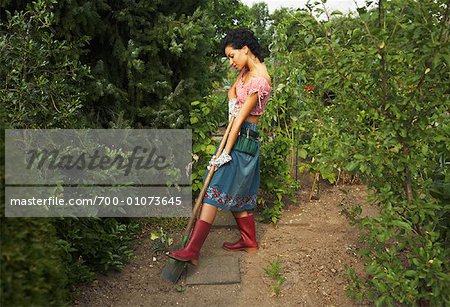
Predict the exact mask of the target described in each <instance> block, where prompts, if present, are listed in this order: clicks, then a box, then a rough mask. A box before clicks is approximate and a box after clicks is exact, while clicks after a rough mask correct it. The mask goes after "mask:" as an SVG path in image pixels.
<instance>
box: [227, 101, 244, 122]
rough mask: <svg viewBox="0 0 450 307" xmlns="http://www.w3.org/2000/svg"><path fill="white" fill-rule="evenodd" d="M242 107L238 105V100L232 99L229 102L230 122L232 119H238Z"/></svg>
mask: <svg viewBox="0 0 450 307" xmlns="http://www.w3.org/2000/svg"><path fill="white" fill-rule="evenodd" d="M240 110H241V107H240V106H239V104H238V103H237V99H236V98H231V99H230V100H229V102H228V120H231V117H237V115H238V113H239V111H240Z"/></svg>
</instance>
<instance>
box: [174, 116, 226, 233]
mask: <svg viewBox="0 0 450 307" xmlns="http://www.w3.org/2000/svg"><path fill="white" fill-rule="evenodd" d="M234 119H235V117H231V120H230V122H229V123H228V127H227V130H225V134H224V135H223V137H222V141H221V142H220V146H219V149H218V150H217V152H216V157H219V156H220V155H221V154H222V151H223V148H224V147H225V144H226V143H227V140H228V135H229V134H230V131H231V127H232V126H233V123H234ZM213 175H214V167H210V169H209V172H208V176H207V177H206V179H205V182H204V183H203V188H202V190H201V191H200V194H198V197H197V200H196V202H195V205H194V208H193V209H192V216H191V218H190V219H189V223H188V225H187V227H186V229H185V230H184V233H183V235H184V236H189V234H190V232H191V229H192V226H193V225H194V221H195V219H196V217H197V215H198V213H199V212H200V208H201V205H202V201H203V197H204V196H205V193H206V189H207V188H208V186H209V183H210V182H211V178H212V176H213Z"/></svg>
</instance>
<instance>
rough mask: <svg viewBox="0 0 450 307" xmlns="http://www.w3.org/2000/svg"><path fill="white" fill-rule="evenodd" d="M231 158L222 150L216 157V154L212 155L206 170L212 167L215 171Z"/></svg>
mask: <svg viewBox="0 0 450 307" xmlns="http://www.w3.org/2000/svg"><path fill="white" fill-rule="evenodd" d="M231 160H232V158H231V156H230V155H229V154H228V153H227V152H226V151H225V150H224V151H222V154H221V155H220V156H219V157H218V158H217V159H216V156H215V155H214V156H212V158H211V160H210V161H209V165H208V170H209V169H210V168H211V166H212V167H214V171H217V169H218V168H219V167H221V166H222V165H224V164H226V163H228V162H230V161H231Z"/></svg>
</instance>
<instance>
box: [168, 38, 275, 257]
mask: <svg viewBox="0 0 450 307" xmlns="http://www.w3.org/2000/svg"><path fill="white" fill-rule="evenodd" d="M222 50H223V52H224V54H225V56H226V57H227V58H228V59H229V61H230V67H231V68H235V69H237V70H238V71H239V72H240V73H239V76H238V77H237V79H236V82H235V83H234V84H233V86H232V87H231V88H230V90H229V91H228V98H229V100H230V104H229V105H230V108H229V113H230V116H234V117H236V119H235V120H234V123H233V126H232V128H231V131H230V134H229V136H228V140H227V143H226V145H225V148H224V150H223V152H222V154H221V155H220V157H218V158H216V157H215V156H213V158H212V159H211V161H210V167H214V168H215V173H214V176H213V178H212V180H211V183H210V185H209V187H208V189H207V192H206V194H205V196H204V198H203V205H202V210H201V213H200V218H199V219H198V220H197V221H196V223H195V225H194V229H193V230H192V233H191V237H190V240H189V242H188V244H187V245H186V247H185V248H183V249H181V250H178V251H173V252H170V253H169V257H172V258H175V259H177V260H181V261H189V262H190V263H192V264H194V265H197V264H198V258H199V254H200V248H201V246H202V245H203V243H204V241H205V239H206V237H207V235H208V233H209V230H210V229H211V224H212V223H213V221H214V218H215V216H216V213H217V209H218V208H219V209H222V210H229V211H231V212H232V213H233V215H234V218H235V219H236V223H237V225H238V227H239V231H240V233H241V238H240V240H238V241H237V242H234V243H228V242H225V243H224V244H223V248H225V249H227V250H230V251H239V250H245V251H246V252H256V251H257V250H258V243H257V241H256V229H255V220H254V217H253V212H252V210H253V209H254V208H255V206H256V203H257V202H256V196H257V191H258V188H259V181H260V175H259V150H260V146H259V141H258V140H257V138H258V130H257V126H256V124H257V123H258V121H259V117H260V116H261V115H262V114H263V112H264V108H265V106H266V103H267V100H268V98H269V95H270V92H271V90H272V89H271V87H270V83H271V81H270V76H269V74H268V73H267V68H266V65H265V64H264V55H263V49H262V48H261V46H260V45H259V43H258V41H257V40H256V39H255V37H254V36H253V33H252V32H250V31H249V30H246V29H244V30H235V31H231V32H229V33H228V34H227V36H226V37H225V38H224V39H223V41H222ZM205 177H206V176H205Z"/></svg>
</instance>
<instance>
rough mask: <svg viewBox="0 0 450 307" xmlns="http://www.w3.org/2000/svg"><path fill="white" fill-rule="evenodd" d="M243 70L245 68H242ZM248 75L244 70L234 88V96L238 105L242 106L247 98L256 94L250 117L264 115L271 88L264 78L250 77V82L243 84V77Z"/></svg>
mask: <svg viewBox="0 0 450 307" xmlns="http://www.w3.org/2000/svg"><path fill="white" fill-rule="evenodd" d="M244 69H245V68H244ZM247 73H248V70H245V71H244V72H243V74H242V76H241V78H240V80H239V81H238V84H237V86H236V96H237V102H238V104H239V105H243V104H244V103H245V100H246V99H247V97H248V96H249V95H251V94H253V93H258V102H257V104H256V106H255V107H254V108H253V110H252V111H251V112H250V114H251V115H261V114H263V113H264V109H265V108H266V104H267V101H268V100H269V95H270V93H271V92H272V88H271V87H270V85H269V82H267V80H266V79H265V78H264V77H252V78H250V81H249V82H248V83H247V84H245V83H244V76H245V75H246V74H247Z"/></svg>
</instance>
